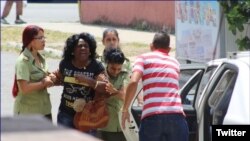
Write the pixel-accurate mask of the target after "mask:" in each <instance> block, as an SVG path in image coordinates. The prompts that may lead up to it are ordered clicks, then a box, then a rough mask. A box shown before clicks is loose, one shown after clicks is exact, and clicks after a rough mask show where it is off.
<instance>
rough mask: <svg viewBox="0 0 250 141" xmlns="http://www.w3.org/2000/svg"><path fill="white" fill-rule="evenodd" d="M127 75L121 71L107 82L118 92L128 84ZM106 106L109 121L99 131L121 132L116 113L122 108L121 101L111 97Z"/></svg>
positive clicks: (124, 71)
mask: <svg viewBox="0 0 250 141" xmlns="http://www.w3.org/2000/svg"><path fill="white" fill-rule="evenodd" d="M104 66H106V64H104ZM106 71H107V70H106ZM107 74H108V73H107ZM128 75H129V74H128V72H127V71H126V70H124V69H123V70H122V71H121V72H120V73H119V75H118V76H117V77H109V82H110V83H111V84H113V86H114V87H115V88H116V89H117V90H120V89H121V88H122V87H124V86H126V85H127V84H128V81H129V77H128ZM107 106H108V111H109V121H108V124H107V126H106V127H105V128H102V129H100V130H103V131H108V132H121V131H122V130H121V127H120V124H119V119H118V112H119V111H120V109H121V108H122V106H123V101H122V100H120V99H119V98H117V97H116V96H111V97H109V98H108V99H107Z"/></svg>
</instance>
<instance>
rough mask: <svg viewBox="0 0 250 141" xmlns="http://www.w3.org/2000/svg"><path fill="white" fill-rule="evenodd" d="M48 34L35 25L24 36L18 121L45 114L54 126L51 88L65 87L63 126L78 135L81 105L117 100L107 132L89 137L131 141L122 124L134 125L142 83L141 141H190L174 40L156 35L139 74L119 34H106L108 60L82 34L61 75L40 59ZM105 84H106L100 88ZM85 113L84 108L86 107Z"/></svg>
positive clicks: (71, 41) (72, 40)
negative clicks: (131, 109) (102, 97)
mask: <svg viewBox="0 0 250 141" xmlns="http://www.w3.org/2000/svg"><path fill="white" fill-rule="evenodd" d="M44 32H45V31H44V29H43V28H41V27H39V26H36V25H29V26H27V27H25V29H24V30H23V35H22V42H23V46H22V51H21V53H20V55H19V57H18V58H17V61H16V65H15V73H16V79H17V84H18V89H19V92H18V95H17V96H16V98H15V105H14V113H15V115H27V114H41V115H43V116H44V117H46V118H47V119H49V120H52V113H51V106H52V105H51V102H50V97H49V93H48V91H47V88H49V87H52V86H56V85H62V86H63V91H62V93H61V102H60V106H59V110H58V115H57V123H58V124H60V125H63V126H66V127H69V128H73V129H75V126H74V123H73V120H74V115H75V113H76V112H77V110H79V109H76V108H75V107H74V105H75V102H76V101H77V100H79V99H84V100H85V101H86V102H89V101H91V100H93V98H94V96H95V92H100V93H101V92H106V93H109V94H112V96H110V97H109V98H108V99H107V100H106V104H107V107H108V113H109V121H108V124H107V126H106V127H104V128H100V129H96V130H91V131H88V132H87V133H89V134H91V135H93V136H96V137H98V138H100V139H103V140H105V141H126V138H125V136H124V134H123V132H122V127H121V126H120V124H119V119H118V112H119V111H120V110H122V126H123V128H124V127H125V122H126V120H129V114H128V106H129V104H130V103H131V100H132V98H133V97H134V95H135V92H136V88H137V85H138V83H139V81H142V83H143V91H144V93H143V100H144V104H143V113H142V122H141V127H140V133H139V137H140V141H147V140H159V141H165V140H173V141H187V140H188V127H187V123H186V121H185V114H184V112H183V108H182V105H181V99H180V96H179V95H178V87H179V85H178V78H179V71H180V70H179V63H178V61H177V60H176V59H174V58H173V57H170V56H169V55H168V52H169V51H170V47H169V35H168V34H166V33H165V32H158V33H156V34H155V37H154V39H153V42H152V44H151V45H150V48H151V51H152V52H151V53H145V54H142V55H140V56H138V58H137V59H136V60H135V64H134V66H133V69H132V67H131V64H130V61H129V59H127V58H126V57H125V55H124V53H123V52H122V50H121V47H120V39H119V35H118V32H117V30H116V29H114V28H108V29H106V30H105V31H104V32H103V39H102V43H103V45H104V46H105V48H104V51H103V53H102V55H98V54H97V53H96V48H97V44H96V40H95V38H94V36H93V35H91V34H89V33H86V32H82V33H79V34H73V35H72V36H70V37H68V38H67V40H66V42H65V46H64V50H63V55H62V59H61V61H60V63H59V67H58V70H56V71H54V72H48V65H47V63H46V58H45V57H44V56H43V55H41V54H40V53H39V50H43V49H44V48H45V42H46V40H45V36H44ZM100 80H102V82H103V83H98V82H99V81H100ZM83 108H84V107H83Z"/></svg>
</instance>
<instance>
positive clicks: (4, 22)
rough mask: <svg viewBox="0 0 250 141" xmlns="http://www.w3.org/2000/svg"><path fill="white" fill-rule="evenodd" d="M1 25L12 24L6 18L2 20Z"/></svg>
mask: <svg viewBox="0 0 250 141" xmlns="http://www.w3.org/2000/svg"><path fill="white" fill-rule="evenodd" d="M1 24H10V23H9V22H8V21H7V20H5V18H1Z"/></svg>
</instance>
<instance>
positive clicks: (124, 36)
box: [2, 23, 175, 48]
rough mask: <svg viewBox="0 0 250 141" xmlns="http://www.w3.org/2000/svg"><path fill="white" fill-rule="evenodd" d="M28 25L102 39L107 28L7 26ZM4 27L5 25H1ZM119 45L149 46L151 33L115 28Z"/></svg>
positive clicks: (62, 25)
mask: <svg viewBox="0 0 250 141" xmlns="http://www.w3.org/2000/svg"><path fill="white" fill-rule="evenodd" d="M30 24H35V25H38V26H41V27H43V28H44V29H50V30H55V31H61V32H69V33H80V32H89V33H91V34H93V35H94V36H95V37H99V38H102V33H103V31H104V30H105V29H106V28H107V27H105V26H96V25H86V24H85V25H84V24H80V23H28V24H24V25H9V26H21V27H25V26H27V25H30ZM2 26H6V25H2ZM116 29H117V31H118V33H119V36H120V41H121V43H133V42H136V43H144V44H150V43H151V42H152V39H153V37H154V33H153V32H144V31H135V30H131V29H124V28H116ZM170 46H171V47H172V48H175V36H174V35H170Z"/></svg>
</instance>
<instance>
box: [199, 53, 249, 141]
mask: <svg viewBox="0 0 250 141" xmlns="http://www.w3.org/2000/svg"><path fill="white" fill-rule="evenodd" d="M249 86H250V52H244V53H240V54H234V55H233V56H231V58H230V59H226V60H224V61H222V63H221V65H220V66H219V67H218V68H217V69H216V71H215V72H214V74H213V76H212V77H211V79H210V80H209V81H208V84H207V85H206V88H205V89H204V90H203V91H202V93H201V96H200V98H199V99H197V100H196V103H195V107H196V108H195V109H196V113H197V125H198V134H199V141H210V140H211V137H212V133H211V127H212V125H229V124H230V125H243V124H244V125H250V96H249V95H250V91H249V90H250V89H249Z"/></svg>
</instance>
